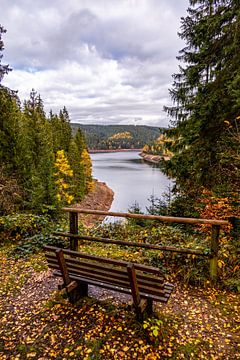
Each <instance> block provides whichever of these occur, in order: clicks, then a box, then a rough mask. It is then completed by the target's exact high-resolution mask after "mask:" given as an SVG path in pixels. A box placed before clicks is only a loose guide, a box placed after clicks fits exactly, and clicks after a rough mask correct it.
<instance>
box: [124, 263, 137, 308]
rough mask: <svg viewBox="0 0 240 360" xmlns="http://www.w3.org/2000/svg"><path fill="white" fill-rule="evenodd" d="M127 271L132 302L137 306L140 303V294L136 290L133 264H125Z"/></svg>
mask: <svg viewBox="0 0 240 360" xmlns="http://www.w3.org/2000/svg"><path fill="white" fill-rule="evenodd" d="M127 272H128V276H129V282H130V287H131V293H132V297H133V303H134V305H135V306H136V307H137V306H138V305H139V303H140V295H139V290H138V284H137V278H136V271H135V268H134V265H133V264H131V263H130V264H128V265H127Z"/></svg>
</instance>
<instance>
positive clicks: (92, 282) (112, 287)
mask: <svg viewBox="0 0 240 360" xmlns="http://www.w3.org/2000/svg"><path fill="white" fill-rule="evenodd" d="M54 275H55V276H60V277H61V276H62V275H61V272H60V271H58V270H55V271H54ZM69 275H70V278H71V279H72V280H76V281H84V282H87V283H88V284H90V285H95V286H99V287H103V288H105V289H109V290H114V291H117V292H121V293H124V294H129V295H131V290H130V289H129V288H124V287H120V286H115V285H111V284H106V283H103V282H99V281H95V280H92V279H86V278H82V277H79V276H76V275H74V274H71V273H70V274H69ZM140 297H141V298H144V299H152V300H154V301H157V302H162V303H166V302H167V301H168V298H169V296H167V295H165V296H155V295H149V294H146V293H144V292H140Z"/></svg>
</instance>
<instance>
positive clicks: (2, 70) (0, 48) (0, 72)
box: [0, 24, 11, 84]
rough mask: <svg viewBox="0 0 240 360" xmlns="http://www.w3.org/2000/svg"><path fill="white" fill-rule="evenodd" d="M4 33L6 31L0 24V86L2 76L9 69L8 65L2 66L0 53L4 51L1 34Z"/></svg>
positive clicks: (0, 54)
mask: <svg viewBox="0 0 240 360" xmlns="http://www.w3.org/2000/svg"><path fill="white" fill-rule="evenodd" d="M4 33H6V30H5V29H4V27H3V26H2V25H1V24H0V84H1V81H2V79H3V76H4V75H5V74H7V73H8V72H9V71H11V69H10V68H9V65H3V64H2V57H3V55H2V51H3V50H4V43H3V41H2V34H4Z"/></svg>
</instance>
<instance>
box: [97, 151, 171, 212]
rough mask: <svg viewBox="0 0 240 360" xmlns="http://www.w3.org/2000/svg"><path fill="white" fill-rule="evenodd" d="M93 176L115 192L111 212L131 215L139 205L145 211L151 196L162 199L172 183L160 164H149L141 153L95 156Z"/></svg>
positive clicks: (113, 153) (100, 154)
mask: <svg viewBox="0 0 240 360" xmlns="http://www.w3.org/2000/svg"><path fill="white" fill-rule="evenodd" d="M91 159H92V164H93V177H94V178H96V179H98V180H99V181H102V182H105V183H106V184H107V185H108V186H109V187H110V188H111V189H112V190H113V191H114V200H113V203H112V206H111V209H110V210H111V211H118V212H120V211H121V212H127V211H128V209H129V208H130V207H131V206H132V205H133V204H135V203H138V204H139V206H140V207H141V209H142V210H143V211H144V212H145V211H146V209H145V208H146V206H149V205H150V203H149V201H148V199H149V198H150V196H151V195H153V196H154V197H157V198H160V197H162V195H163V193H164V192H168V188H169V186H171V185H172V181H171V180H170V179H169V178H167V177H166V176H165V175H164V174H163V173H162V172H161V171H160V170H159V168H157V166H156V165H154V164H150V163H146V162H145V161H143V160H142V159H141V157H140V156H139V152H138V151H129V152H112V153H95V154H91Z"/></svg>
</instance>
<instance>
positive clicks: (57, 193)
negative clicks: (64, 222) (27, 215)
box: [0, 27, 93, 214]
mask: <svg viewBox="0 0 240 360" xmlns="http://www.w3.org/2000/svg"><path fill="white" fill-rule="evenodd" d="M4 32H5V30H4V28H3V27H0V51H1V52H2V51H3V41H2V35H3V34H4ZM2 56H3V55H2V54H1V58H2ZM1 58H0V59H1ZM9 71H10V68H9V66H6V65H2V64H0V80H2V79H3V77H4V76H5V75H6V74H7V73H8V72H9ZM0 114H1V116H0V158H1V165H0V184H1V194H0V213H1V214H6V213H11V212H14V211H16V210H31V211H33V212H54V211H55V210H56V209H57V208H59V207H60V206H62V205H64V204H71V203H73V202H77V201H80V200H81V199H83V197H84V195H85V194H86V193H87V192H89V191H90V190H91V189H92V188H93V182H92V177H91V160H90V157H89V154H88V151H87V145H86V142H85V138H84V136H83V134H82V132H81V130H80V129H78V131H77V132H76V133H75V135H74V136H73V134H72V130H71V126H70V119H69V115H68V112H67V110H66V108H65V107H63V109H62V110H60V111H59V114H53V113H52V112H50V114H49V115H47V114H46V113H45V111H44V104H43V101H42V99H41V96H40V95H39V94H37V92H36V91H34V90H32V91H31V93H30V97H29V99H28V100H26V101H24V103H23V104H21V103H20V101H19V99H18V96H17V93H16V92H14V91H12V90H11V89H8V88H6V87H4V86H2V85H0Z"/></svg>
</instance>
